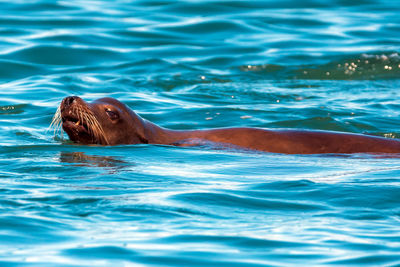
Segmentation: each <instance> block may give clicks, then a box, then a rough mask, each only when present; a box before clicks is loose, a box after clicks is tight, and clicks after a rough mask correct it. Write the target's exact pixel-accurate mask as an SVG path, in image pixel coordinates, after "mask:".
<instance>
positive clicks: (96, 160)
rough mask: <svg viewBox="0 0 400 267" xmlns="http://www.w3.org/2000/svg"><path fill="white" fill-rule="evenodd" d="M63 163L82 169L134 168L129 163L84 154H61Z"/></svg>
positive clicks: (115, 169)
mask: <svg viewBox="0 0 400 267" xmlns="http://www.w3.org/2000/svg"><path fill="white" fill-rule="evenodd" d="M60 162H61V163H73V165H74V166H77V167H80V166H85V167H101V168H107V169H109V170H114V171H118V170H122V169H124V168H125V167H127V166H129V167H131V166H134V165H135V164H134V163H128V162H125V161H123V160H119V159H116V158H114V157H111V156H110V157H106V156H95V155H87V154H85V153H84V152H61V153H60Z"/></svg>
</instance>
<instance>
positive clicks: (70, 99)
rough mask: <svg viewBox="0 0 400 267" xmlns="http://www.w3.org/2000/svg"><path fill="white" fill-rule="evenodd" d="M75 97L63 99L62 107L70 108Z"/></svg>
mask: <svg viewBox="0 0 400 267" xmlns="http://www.w3.org/2000/svg"><path fill="white" fill-rule="evenodd" d="M77 98H78V97H77V96H68V97H66V98H65V99H64V105H66V106H70V105H72V103H74V101H75V100H76V99H77Z"/></svg>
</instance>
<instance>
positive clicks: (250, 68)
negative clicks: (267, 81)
mask: <svg viewBox="0 0 400 267" xmlns="http://www.w3.org/2000/svg"><path fill="white" fill-rule="evenodd" d="M328 60H329V61H330V62H329V63H326V64H322V65H320V64H315V65H299V66H281V65H274V64H262V65H250V64H249V65H243V66H240V67H239V69H240V70H241V71H244V72H252V73H256V74H259V75H270V76H271V75H274V74H275V75H282V76H283V77H286V78H288V79H310V80H378V79H398V78H399V77H400V56H399V54H398V53H377V54H360V55H356V56H353V57H348V58H345V59H343V60H340V61H336V60H330V59H328Z"/></svg>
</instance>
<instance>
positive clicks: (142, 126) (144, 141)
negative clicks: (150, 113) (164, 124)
mask: <svg viewBox="0 0 400 267" xmlns="http://www.w3.org/2000/svg"><path fill="white" fill-rule="evenodd" d="M136 118H137V119H136V122H135V124H136V131H135V135H136V137H137V138H138V141H139V143H141V144H148V143H149V140H147V138H146V135H145V133H144V129H145V124H146V122H145V121H144V120H143V119H142V118H140V117H136ZM139 125H140V127H139Z"/></svg>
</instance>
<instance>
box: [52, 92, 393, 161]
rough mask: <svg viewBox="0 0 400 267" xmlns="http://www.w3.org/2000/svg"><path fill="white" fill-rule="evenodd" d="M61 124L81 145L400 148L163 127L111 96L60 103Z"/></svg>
mask: <svg viewBox="0 0 400 267" xmlns="http://www.w3.org/2000/svg"><path fill="white" fill-rule="evenodd" d="M60 115H61V119H62V127H63V129H64V131H65V132H66V133H67V134H68V136H69V137H70V139H71V140H72V141H75V142H79V143H83V144H102V145H118V144H140V143H146V144H164V145H176V146H194V145H201V144H204V143H205V142H206V143H213V144H217V145H219V146H224V147H236V148H244V149H251V150H259V151H267V152H273V153H286V154H323V153H340V154H342V153H344V154H346V153H400V140H398V139H388V138H383V137H375V136H368V135H361V134H351V133H339V132H328V131H308V130H266V129H259V128H220V129H210V130H190V131H178V130H170V129H165V128H162V127H160V126H158V125H156V124H154V123H152V122H150V121H147V120H145V119H143V118H141V117H140V116H138V115H137V114H136V113H135V112H134V111H132V110H131V109H130V108H128V107H127V106H126V105H124V104H123V103H121V102H119V101H118V100H116V99H113V98H101V99H98V100H95V101H93V102H92V103H87V102H85V101H83V100H82V99H81V98H79V97H77V96H73V97H67V98H65V99H64V100H63V101H62V102H61V105H60Z"/></svg>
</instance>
